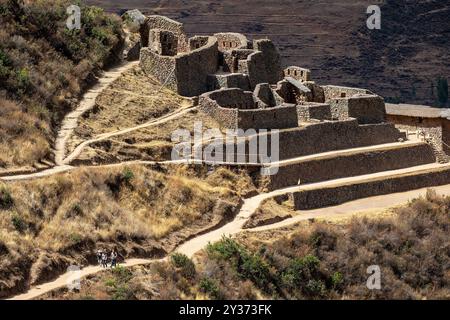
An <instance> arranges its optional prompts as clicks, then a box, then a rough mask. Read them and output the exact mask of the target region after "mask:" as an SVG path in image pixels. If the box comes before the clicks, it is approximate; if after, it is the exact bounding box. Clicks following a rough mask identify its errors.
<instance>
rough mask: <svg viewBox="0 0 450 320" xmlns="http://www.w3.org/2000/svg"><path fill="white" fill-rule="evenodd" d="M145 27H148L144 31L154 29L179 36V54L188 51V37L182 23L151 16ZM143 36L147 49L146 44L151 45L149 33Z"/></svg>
mask: <svg viewBox="0 0 450 320" xmlns="http://www.w3.org/2000/svg"><path fill="white" fill-rule="evenodd" d="M145 25H146V27H145V28H144V30H148V31H150V30H152V29H160V30H166V31H171V32H172V33H174V34H175V35H176V36H177V39H178V45H177V52H187V51H188V43H187V37H186V33H185V31H184V27H183V24H182V23H180V22H177V21H175V20H172V19H169V18H167V17H164V16H158V15H151V16H148V17H147V19H146V21H145ZM143 36H144V39H142V38H141V39H142V42H143V44H144V45H143V47H146V46H147V45H145V44H148V43H149V33H148V32H147V34H146V35H145V34H144V35H143Z"/></svg>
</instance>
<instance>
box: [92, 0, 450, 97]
mask: <svg viewBox="0 0 450 320" xmlns="http://www.w3.org/2000/svg"><path fill="white" fill-rule="evenodd" d="M88 2H89V3H94V4H97V5H99V6H101V7H103V8H105V9H106V10H107V11H111V12H119V11H121V10H122V9H125V8H139V9H140V10H141V11H143V12H146V13H156V14H162V15H167V16H169V17H172V18H175V19H176V20H178V21H180V22H183V23H184V24H185V26H186V30H187V32H188V33H190V34H191V35H192V34H212V33H215V32H222V31H235V32H242V33H246V34H248V35H249V36H253V37H256V38H261V37H269V38H270V39H272V40H273V41H274V42H275V44H276V45H277V46H278V48H279V49H280V51H281V53H282V56H283V57H284V64H285V65H292V64H294V65H300V66H303V67H306V68H310V69H311V70H312V71H313V79H314V80H316V81H317V82H319V83H320V84H329V83H333V84H337V85H349V86H357V87H367V88H368V89H371V90H373V91H375V92H377V93H378V94H380V95H382V96H384V97H386V98H388V99H390V100H391V101H402V102H410V103H418V104H434V103H435V99H436V92H435V91H436V90H434V93H433V94H432V89H431V85H432V84H434V85H435V83H436V80H437V78H438V77H439V76H446V77H448V76H449V75H450V62H449V61H450V53H449V52H450V51H449V49H450V42H449V41H448V38H449V32H450V23H449V20H448V16H449V15H450V4H449V2H448V1H441V0H431V1H430V0H419V1H409V0H401V1H397V0H396V1H383V2H384V4H383V5H382V9H381V10H382V29H381V30H380V31H370V30H368V29H367V28H366V19H367V14H366V9H367V7H368V6H369V5H371V4H374V1H367V0H366V1H364V0H357V1H347V0H324V1H306V0H300V1H294V0H288V1H282V2H277V3H274V2H268V1H267V0H253V1H247V2H242V1H238V0H224V1H220V2H219V1H195V2H192V1H189V2H187V1H181V0H170V1H156V0H145V1H144V0H132V1H124V0H115V1H109V0H89V1H88ZM378 2H380V1H378Z"/></svg>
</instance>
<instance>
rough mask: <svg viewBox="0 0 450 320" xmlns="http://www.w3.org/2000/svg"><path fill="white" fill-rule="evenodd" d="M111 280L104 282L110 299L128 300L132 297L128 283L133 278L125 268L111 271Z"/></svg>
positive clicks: (119, 267)
mask: <svg viewBox="0 0 450 320" xmlns="http://www.w3.org/2000/svg"><path fill="white" fill-rule="evenodd" d="M112 274H113V276H114V277H113V278H110V279H108V280H106V282H105V284H106V286H107V287H110V294H111V299H113V300H129V299H132V298H133V297H134V295H133V292H132V290H130V288H129V286H128V282H129V281H130V280H131V278H132V277H133V273H132V272H131V271H130V270H128V269H127V268H125V267H122V266H117V267H116V268H114V269H113V270H112Z"/></svg>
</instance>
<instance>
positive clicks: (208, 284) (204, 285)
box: [199, 278, 221, 299]
mask: <svg viewBox="0 0 450 320" xmlns="http://www.w3.org/2000/svg"><path fill="white" fill-rule="evenodd" d="M199 287H200V291H202V292H204V293H206V294H208V295H209V296H210V297H211V298H213V299H220V298H221V294H220V288H219V286H218V284H217V283H216V282H215V281H214V280H213V279H211V278H203V279H202V280H200V284H199Z"/></svg>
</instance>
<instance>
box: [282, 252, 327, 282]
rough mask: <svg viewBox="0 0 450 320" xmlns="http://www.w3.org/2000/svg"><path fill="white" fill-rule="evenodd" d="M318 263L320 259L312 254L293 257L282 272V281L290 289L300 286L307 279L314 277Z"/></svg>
mask: <svg viewBox="0 0 450 320" xmlns="http://www.w3.org/2000/svg"><path fill="white" fill-rule="evenodd" d="M319 265H320V260H319V259H318V258H317V257H315V256H313V255H307V256H305V257H303V258H295V259H293V260H291V262H290V264H289V266H288V267H287V269H286V270H285V271H284V272H283V273H282V275H281V278H282V282H283V284H284V285H286V286H287V287H289V288H291V289H295V288H302V287H303V286H304V284H305V283H307V281H309V280H310V279H312V278H314V277H316V275H317V271H318V268H319Z"/></svg>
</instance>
